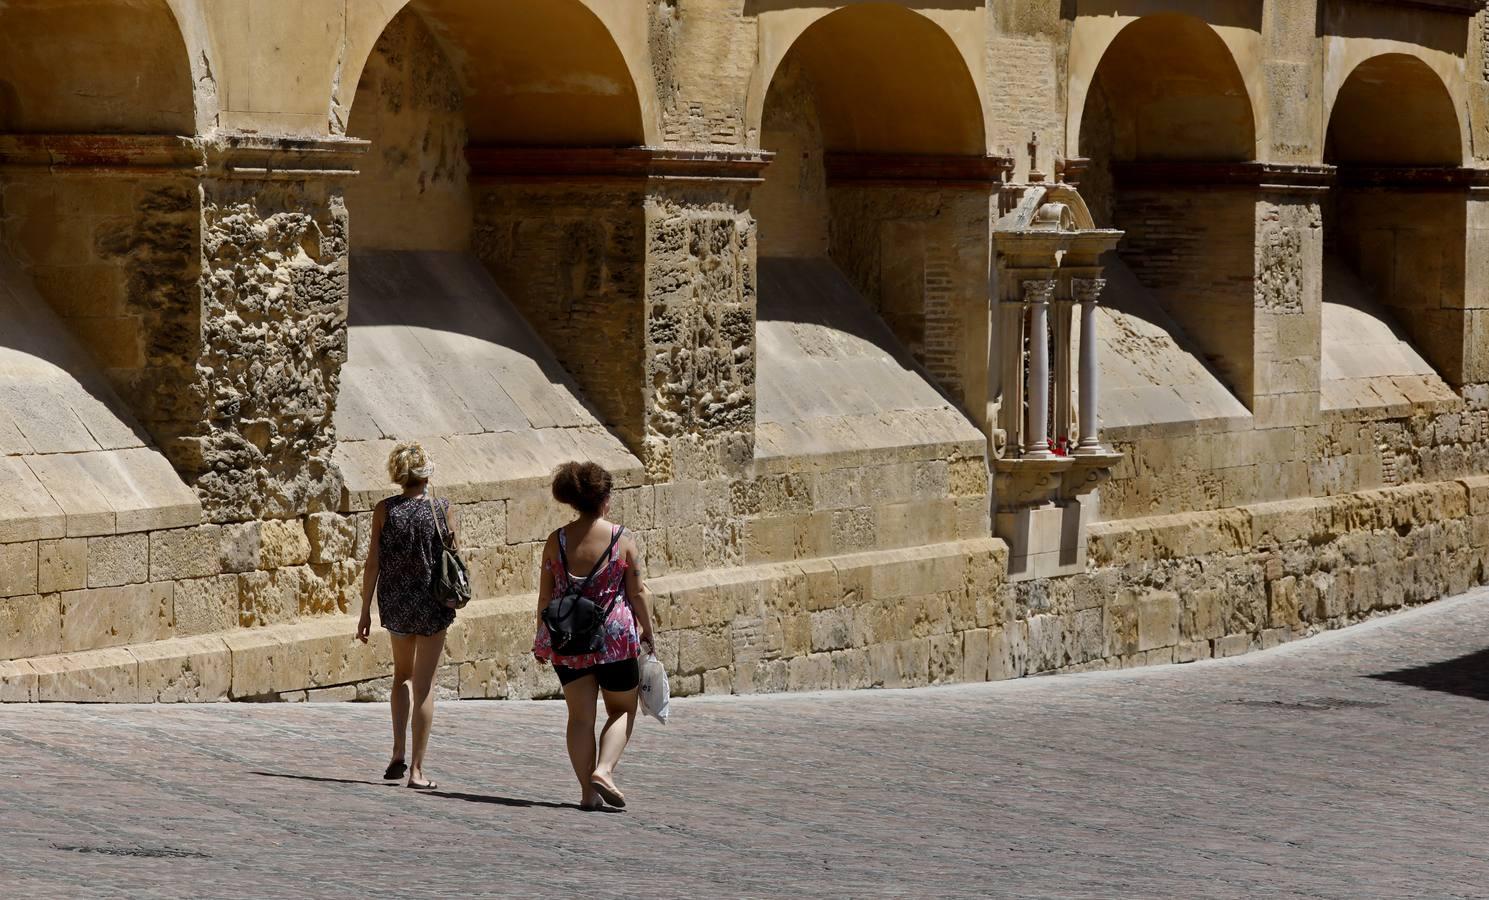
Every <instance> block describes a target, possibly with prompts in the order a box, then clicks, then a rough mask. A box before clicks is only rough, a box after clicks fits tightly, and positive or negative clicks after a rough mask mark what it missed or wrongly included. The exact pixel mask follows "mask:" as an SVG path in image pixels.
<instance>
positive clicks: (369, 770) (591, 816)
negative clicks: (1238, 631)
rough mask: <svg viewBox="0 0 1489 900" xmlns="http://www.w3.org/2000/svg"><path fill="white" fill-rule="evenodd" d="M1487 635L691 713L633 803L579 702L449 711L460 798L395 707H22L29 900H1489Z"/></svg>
mask: <svg viewBox="0 0 1489 900" xmlns="http://www.w3.org/2000/svg"><path fill="white" fill-rule="evenodd" d="M1486 646H1489V592H1484V591H1481V592H1477V593H1475V594H1471V595H1466V596H1464V597H1461V598H1456V599H1453V600H1447V601H1441V602H1438V603H1434V604H1431V605H1429V606H1427V607H1424V608H1421V609H1418V610H1414V611H1411V612H1408V613H1403V614H1400V615H1397V616H1394V617H1391V618H1388V619H1382V620H1377V621H1374V622H1371V623H1367V624H1365V625H1362V626H1357V627H1355V628H1352V629H1347V630H1345V631H1342V632H1334V633H1331V634H1327V635H1324V636H1321V637H1318V638H1315V639H1312V640H1308V641H1303V642H1299V643H1296V644H1290V645H1286V646H1284V647H1282V648H1279V649H1277V650H1273V651H1268V652H1265V653H1258V654H1252V655H1248V656H1245V657H1241V658H1237V659H1231V660H1221V661H1214V662H1204V663H1196V664H1192V665H1188V666H1172V667H1162V668H1153V669H1143V670H1132V671H1126V672H1111V673H1093V674H1089V675H1072V676H1060V677H1052V678H1037V679H1027V680H1023V681H1016V682H1003V683H996V684H985V685H972V686H965V687H955V688H926V689H920V690H914V691H874V692H858V693H839V694H815V695H790V696H764V697H762V696H755V697H743V698H717V699H716V698H692V699H688V700H681V701H678V702H677V703H676V712H675V716H674V720H673V723H672V724H671V725H668V726H666V727H665V728H664V727H661V726H659V725H656V724H655V723H653V722H650V721H648V722H645V723H643V724H642V725H641V726H640V727H639V729H638V732H637V736H636V739H635V742H634V743H633V745H632V748H631V751H630V752H629V754H628V756H627V757H626V760H625V763H624V765H623V767H622V771H621V773H620V778H621V782H622V785H623V786H624V787H625V788H626V790H627V792H628V796H629V797H630V798H631V808H630V809H629V810H628V811H626V812H624V813H610V814H595V813H583V812H580V811H578V810H577V809H575V808H574V807H573V806H572V805H570V803H571V801H572V800H573V793H574V792H573V790H572V788H571V786H570V779H571V776H570V775H569V773H568V771H567V769H568V766H567V762H566V760H565V758H564V755H563V746H562V732H561V729H562V723H563V710H562V708H561V707H560V706H559V705H557V704H554V703H541V702H539V703H516V702H511V703H476V702H466V703H446V704H442V705H441V706H440V707H439V710H438V717H437V721H436V731H435V736H434V744H433V749H432V759H431V766H430V774H431V775H433V776H434V777H435V778H437V779H438V780H439V781H440V782H441V784H442V789H441V791H439V792H438V793H436V794H432V795H420V794H415V793H413V792H411V791H408V790H405V789H403V788H401V787H396V786H386V785H384V784H382V783H381V782H379V781H378V780H377V776H378V775H379V774H380V771H381V768H382V765H383V762H384V759H385V757H384V754H385V745H384V741H385V740H386V739H385V736H384V732H385V730H386V727H387V726H386V724H385V723H386V708H385V707H383V706H382V705H361V704H338V705H318V704H313V705H275V706H268V705H225V704H224V705H211V706H149V707H138V706H122V707H114V706H64V705H49V706H44V707H15V706H11V707H4V708H0V760H3V763H0V836H3V840H0V846H3V852H0V896H6V897H37V898H47V897H118V896H130V897H180V896H199V897H250V896H251V897H341V896H357V897H394V896H400V897H401V896H495V895H512V894H519V895H529V896H581V895H588V896H642V897H648V896H650V897H674V896H688V897H699V896H751V897H754V896H777V895H783V894H789V895H793V896H992V897H1116V896H1141V897H1238V898H1239V897H1255V896H1267V897H1331V898H1332V897H1339V898H1361V897H1486V896H1489V825H1486V822H1485V816H1484V810H1485V809H1486V808H1489V781H1486V779H1485V778H1484V773H1485V759H1486V756H1485V753H1484V747H1485V746H1486V744H1489V673H1486V672H1485V662H1486V660H1489V653H1486V652H1485V647H1486ZM1392 672H1394V673H1397V674H1394V675H1391V677H1389V678H1382V677H1372V676H1380V675H1382V674H1383V673H1392ZM1421 685H1426V686H1425V687H1424V686H1421Z"/></svg>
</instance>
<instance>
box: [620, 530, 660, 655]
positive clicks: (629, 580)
mask: <svg viewBox="0 0 1489 900" xmlns="http://www.w3.org/2000/svg"><path fill="white" fill-rule="evenodd" d="M624 553H625V557H626V599H628V600H630V601H631V609H632V610H633V611H634V612H635V613H636V625H637V626H638V627H639V628H640V629H641V642H642V643H643V644H646V645H647V647H648V649H655V646H656V645H655V644H654V643H653V638H652V630H651V592H650V591H648V590H647V589H646V579H644V578H642V577H641V548H640V547H638V546H637V545H636V539H635V538H633V537H631V536H630V535H626V538H625V544H624Z"/></svg>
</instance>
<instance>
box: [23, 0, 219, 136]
mask: <svg viewBox="0 0 1489 900" xmlns="http://www.w3.org/2000/svg"><path fill="white" fill-rule="evenodd" d="M194 123H195V116H194V106H193V102H192V78H191V65H190V59H189V57H188V55H187V52H186V44H185V42H184V41H183V40H182V38H181V32H180V29H178V28H177V26H176V19H175V16H174V15H172V13H171V10H170V7H169V6H167V5H166V3H165V0H98V2H94V3H58V2H56V0H11V2H8V3H6V4H5V5H4V7H3V9H0V131H3V132H6V133H11V134H16V133H22V134H38V133H47V134H191V133H193V132H194V131H195V130H196V129H195V124H194Z"/></svg>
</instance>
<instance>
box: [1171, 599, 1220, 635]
mask: <svg viewBox="0 0 1489 900" xmlns="http://www.w3.org/2000/svg"><path fill="white" fill-rule="evenodd" d="M1179 630H1180V633H1181V634H1182V635H1183V636H1184V637H1185V638H1187V639H1189V640H1191V641H1196V640H1208V639H1209V638H1217V637H1220V636H1221V635H1222V634H1224V633H1225V614H1224V606H1223V598H1222V595H1221V593H1220V591H1218V590H1209V589H1206V590H1198V591H1191V592H1189V593H1187V594H1185V595H1184V609H1183V616H1182V619H1181V622H1180V629H1179Z"/></svg>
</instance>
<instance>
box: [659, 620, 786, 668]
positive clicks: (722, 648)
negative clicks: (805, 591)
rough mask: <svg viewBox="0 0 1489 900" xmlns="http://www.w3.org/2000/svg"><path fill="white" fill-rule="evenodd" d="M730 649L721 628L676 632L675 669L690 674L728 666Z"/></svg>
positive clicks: (730, 659)
mask: <svg viewBox="0 0 1489 900" xmlns="http://www.w3.org/2000/svg"><path fill="white" fill-rule="evenodd" d="M801 618H803V619H804V618H805V617H804V616H803V617H801ZM730 650H731V646H730V638H729V635H728V634H727V633H726V632H724V631H723V630H722V629H718V628H689V629H687V630H686V631H682V632H680V633H679V634H678V660H677V671H678V672H681V673H683V674H692V673H695V672H703V671H705V670H707V669H717V668H720V667H723V666H728V665H730V664H732V663H733V659H732V658H731V657H730Z"/></svg>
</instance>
